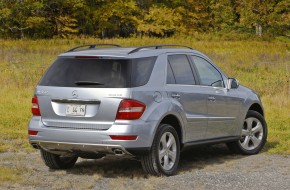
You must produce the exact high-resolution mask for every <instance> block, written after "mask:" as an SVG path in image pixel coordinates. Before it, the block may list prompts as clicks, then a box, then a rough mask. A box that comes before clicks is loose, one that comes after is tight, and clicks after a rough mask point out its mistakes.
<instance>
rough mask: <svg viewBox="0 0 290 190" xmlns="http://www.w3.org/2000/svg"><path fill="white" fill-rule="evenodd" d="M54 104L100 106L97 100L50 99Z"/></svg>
mask: <svg viewBox="0 0 290 190" xmlns="http://www.w3.org/2000/svg"><path fill="white" fill-rule="evenodd" d="M51 101H52V102H56V103H74V104H77V103H79V104H100V102H101V101H99V100H81V99H52V100H51Z"/></svg>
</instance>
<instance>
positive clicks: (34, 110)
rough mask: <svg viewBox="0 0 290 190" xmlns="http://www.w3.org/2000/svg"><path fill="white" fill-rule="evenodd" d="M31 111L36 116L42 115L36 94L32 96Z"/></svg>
mask: <svg viewBox="0 0 290 190" xmlns="http://www.w3.org/2000/svg"><path fill="white" fill-rule="evenodd" d="M31 112H32V114H33V115H35V116H40V109H39V104H38V99H37V96H34V97H33V98H32V108H31Z"/></svg>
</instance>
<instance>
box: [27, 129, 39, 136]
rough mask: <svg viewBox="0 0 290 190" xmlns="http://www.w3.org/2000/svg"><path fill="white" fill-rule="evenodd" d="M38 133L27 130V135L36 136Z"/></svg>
mask: <svg viewBox="0 0 290 190" xmlns="http://www.w3.org/2000/svg"><path fill="white" fill-rule="evenodd" d="M37 133H38V131H32V130H28V135H37Z"/></svg>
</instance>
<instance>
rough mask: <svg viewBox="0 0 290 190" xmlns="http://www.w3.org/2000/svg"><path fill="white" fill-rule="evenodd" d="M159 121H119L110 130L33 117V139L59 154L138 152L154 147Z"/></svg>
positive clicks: (31, 124) (43, 147)
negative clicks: (61, 124)
mask: <svg viewBox="0 0 290 190" xmlns="http://www.w3.org/2000/svg"><path fill="white" fill-rule="evenodd" d="M156 124H157V122H144V121H142V120H136V121H119V122H118V121H116V122H115V123H114V124H113V125H112V126H111V127H110V128H109V129H108V130H87V129H68V128H65V129H63V128H54V127H47V126H44V125H43V123H42V122H41V118H40V117H36V116H34V117H32V119H31V120H30V123H29V125H28V129H29V130H33V131H38V133H37V135H29V142H30V144H31V145H33V146H34V147H40V148H42V149H44V150H46V151H49V152H51V153H56V154H62V155H64V154H74V153H75V152H88V153H95V154H96V153H97V154H115V155H122V154H125V155H136V154H141V153H143V152H146V151H148V150H150V147H151V144H152V142H153V138H154V132H155V126H156ZM110 135H136V136H138V137H137V139H136V140H112V139H111V137H110Z"/></svg>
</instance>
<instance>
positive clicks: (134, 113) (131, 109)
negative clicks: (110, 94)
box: [116, 100, 146, 120]
mask: <svg viewBox="0 0 290 190" xmlns="http://www.w3.org/2000/svg"><path fill="white" fill-rule="evenodd" d="M145 108H146V106H145V104H143V103H142V102H138V101H136V100H122V101H121V103H120V105H119V108H118V112H117V115H116V119H121V120H135V119H139V118H140V117H141V116H142V114H143V113H144V111H145Z"/></svg>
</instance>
